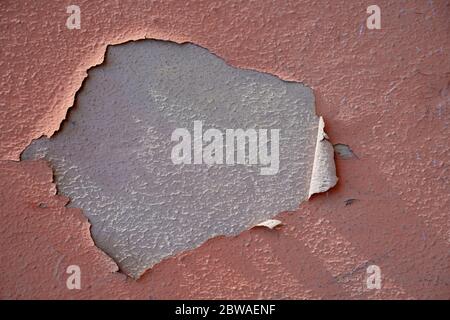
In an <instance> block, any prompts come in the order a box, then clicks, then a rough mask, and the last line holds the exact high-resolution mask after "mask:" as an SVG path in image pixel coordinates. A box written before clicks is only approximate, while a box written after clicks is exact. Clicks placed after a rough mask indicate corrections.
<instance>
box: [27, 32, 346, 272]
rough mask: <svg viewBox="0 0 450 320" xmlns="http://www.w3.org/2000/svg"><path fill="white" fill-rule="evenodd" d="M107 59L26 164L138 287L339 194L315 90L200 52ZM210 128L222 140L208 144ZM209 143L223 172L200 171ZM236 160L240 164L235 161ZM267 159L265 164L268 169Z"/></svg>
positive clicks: (119, 54) (129, 50) (162, 47)
mask: <svg viewBox="0 0 450 320" xmlns="http://www.w3.org/2000/svg"><path fill="white" fill-rule="evenodd" d="M105 61H106V62H105V63H104V64H102V65H101V66H97V67H95V68H93V69H91V70H89V73H88V74H89V76H88V78H87V81H86V83H85V84H84V86H83V89H82V90H81V91H80V92H79V93H78V94H77V99H76V106H75V107H74V108H73V109H71V111H70V113H69V115H68V117H67V119H66V121H65V122H64V124H63V125H62V127H61V129H60V131H59V132H58V133H57V134H55V135H54V136H53V137H52V138H50V139H48V138H41V139H39V140H36V141H35V142H33V143H32V144H31V146H29V147H28V148H27V149H26V150H25V151H24V152H23V154H22V159H25V160H31V159H45V160H47V161H49V162H50V163H51V165H52V167H53V168H54V172H55V177H56V181H57V186H58V190H59V191H60V192H61V193H62V194H63V195H65V196H68V197H70V199H71V206H74V207H79V208H81V209H83V212H84V213H85V214H86V216H87V217H88V218H89V221H90V222H91V224H92V229H91V230H92V235H93V238H94V240H95V242H96V244H97V245H98V246H99V247H100V248H101V249H103V250H104V251H105V252H107V253H108V254H109V255H110V256H111V257H113V258H114V260H115V261H116V262H117V263H118V265H119V266H120V268H121V270H123V271H124V272H126V273H127V274H129V275H131V276H133V277H134V278H137V277H139V276H140V275H141V274H142V273H143V272H144V271H145V270H147V269H148V268H150V267H152V266H153V265H154V264H155V263H158V262H160V261H161V260H162V259H164V258H166V257H168V256H171V255H174V254H176V253H179V252H181V251H184V250H189V249H193V248H195V247H197V246H199V245H200V244H201V243H203V242H205V241H206V240H207V239H209V238H212V237H215V236H218V235H226V236H230V235H236V234H238V233H239V232H242V231H243V230H245V229H248V228H250V227H252V226H253V225H255V224H256V223H258V222H260V221H264V220H266V219H269V218H272V217H273V216H274V215H275V214H276V213H279V212H282V211H286V210H295V209H296V208H297V207H298V205H299V204H300V202H302V201H303V200H305V199H306V198H307V196H308V195H309V196H310V195H311V194H312V193H319V192H323V191H326V190H328V189H330V188H331V187H333V186H334V185H335V184H336V181H337V178H336V171H335V166H334V157H333V156H334V153H333V149H332V147H331V144H330V143H329V142H328V141H327V140H326V139H327V136H326V134H325V133H324V122H323V119H322V118H318V117H317V116H316V115H315V106H314V95H313V93H312V90H311V89H310V88H307V87H305V86H303V85H301V84H299V83H293V82H284V81H281V80H280V79H278V78H277V77H275V76H272V75H269V74H263V73H259V72H255V71H249V70H243V69H237V68H234V67H231V66H229V65H227V64H226V63H225V62H224V61H223V60H221V59H220V58H218V57H217V56H215V55H213V54H211V53H209V52H208V51H207V50H206V49H203V48H200V47H198V46H196V45H193V44H183V45H179V44H175V43H172V42H165V41H156V40H144V41H136V42H128V43H126V44H123V45H118V46H110V47H109V48H108V52H107V56H106V58H105ZM230 128H234V129H241V130H243V131H244V132H248V131H247V130H255V131H254V133H255V139H256V138H257V140H255V141H254V143H253V142H252V141H250V140H247V141H243V143H244V144H243V145H239V143H240V140H239V139H234V138H233V137H232V140H231V141H229V136H228V133H229V132H228V131H229V130H230ZM207 129H212V130H215V132H217V134H220V135H221V136H216V137H215V138H214V140H211V139H209V140H208V139H207V138H206V134H207V133H208V132H209V131H205V130H207ZM234 129H232V130H234ZM177 130H182V132H184V133H185V134H188V137H187V138H189V140H188V148H187V149H188V150H183V156H184V157H186V156H187V155H188V156H189V157H188V158H183V159H184V160H186V159H187V162H186V161H184V160H183V161H184V162H182V163H180V164H178V163H174V162H173V157H174V154H173V152H174V150H175V147H176V146H177V145H180V144H181V143H182V142H179V141H178V138H177V139H176V141H173V133H174V132H177ZM189 130H190V131H193V134H194V137H191V134H190V132H189ZM272 130H277V132H278V133H277V137H275V136H273V135H274V134H273V133H270V136H268V137H266V139H267V138H268V139H269V142H268V143H267V145H266V142H265V140H264V139H263V138H262V136H261V132H266V131H269V132H272ZM197 131H198V132H197ZM225 131H226V132H227V134H226V140H223V142H222V141H219V140H218V139H219V137H222V138H223V139H225ZM258 134H259V136H258ZM202 135H204V136H205V137H202ZM171 136H172V137H171ZM249 137H250V135H249V136H248V137H247V138H249ZM171 138H172V139H171ZM187 138H186V139H187ZM275 138H277V139H275ZM199 139H200V142H199V143H198V141H196V140H199ZM213 142H214V143H219V142H220V143H219V147H217V150H216V149H214V151H215V152H216V153H217V152H219V151H220V157H219V159H215V160H216V161H220V163H216V164H205V163H203V162H204V161H206V160H205V159H203V158H204V157H206V156H207V153H206V150H203V149H204V148H206V146H208V145H209V146H211V145H212V143H213ZM183 143H184V142H183ZM223 143H226V145H223ZM322 144H326V145H325V146H323V145H322ZM192 146H193V148H194V150H191V148H192ZM230 146H231V152H232V153H231V155H232V159H231V160H230V159H229V152H230V148H229V147H230ZM275 146H276V148H275ZM195 147H197V149H198V147H200V150H199V151H200V156H198V154H197V149H195ZM252 147H255V150H252ZM263 147H264V149H265V151H264V152H263V149H262V148H263ZM235 148H236V150H234V149H235ZM240 150H242V151H243V152H244V153H245V156H246V158H245V159H244V160H246V161H245V163H244V164H239V163H235V161H237V160H238V158H237V159H234V158H235V157H236V154H235V153H236V152H237V156H239V152H240ZM274 150H277V152H276V153H275V151H274ZM252 152H253V154H252ZM261 152H263V153H261ZM265 153H268V154H271V157H270V160H271V161H270V162H269V163H261V161H263V160H264V158H265V157H267V156H268V154H265ZM253 155H254V158H255V159H254V160H255V163H251V162H250V161H251V160H250V159H251V157H252V156H253ZM263 155H264V156H263ZM224 157H225V160H227V162H226V163H225V162H224ZM171 158H172V159H171ZM230 161H231V163H229V162H230ZM272 161H274V162H276V167H275V169H276V170H273V169H274V168H273V163H272ZM269 169H271V171H272V172H271V173H270V174H267V175H262V174H261V172H262V170H266V171H269Z"/></svg>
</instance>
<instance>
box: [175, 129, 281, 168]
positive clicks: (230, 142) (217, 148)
mask: <svg viewBox="0 0 450 320" xmlns="http://www.w3.org/2000/svg"><path fill="white" fill-rule="evenodd" d="M269 133H270V137H269ZM171 140H172V141H174V142H178V143H177V144H176V145H175V146H173V148H172V153H171V158H172V163H173V164H177V165H178V164H197V165H200V164H206V165H215V164H227V165H235V164H240V165H260V166H261V169H260V174H261V175H275V174H277V173H278V170H279V166H280V147H279V140H280V130H279V129H270V130H268V129H258V130H257V129H246V130H244V129H225V133H223V132H222V131H220V130H219V129H208V130H206V131H205V132H203V123H202V121H194V132H193V134H191V132H190V131H189V130H188V129H186V128H177V129H175V130H174V131H173V132H172V137H171Z"/></svg>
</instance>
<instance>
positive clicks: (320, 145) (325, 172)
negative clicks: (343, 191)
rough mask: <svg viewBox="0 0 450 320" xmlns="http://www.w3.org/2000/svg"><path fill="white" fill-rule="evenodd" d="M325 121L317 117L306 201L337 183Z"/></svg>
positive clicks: (332, 152) (332, 149) (331, 147)
mask: <svg viewBox="0 0 450 320" xmlns="http://www.w3.org/2000/svg"><path fill="white" fill-rule="evenodd" d="M324 128H325V121H324V120H323V117H319V126H318V130H317V142H316V150H315V152H314V163H313V169H312V175H311V181H310V184H309V192H308V199H310V198H311V196H312V195H313V194H316V193H321V192H325V191H327V190H329V189H331V188H332V187H334V186H335V185H336V183H337V181H338V177H337V176H336V165H335V163H334V148H333V145H332V144H331V143H330V141H328V136H327V134H326V133H325V130H324Z"/></svg>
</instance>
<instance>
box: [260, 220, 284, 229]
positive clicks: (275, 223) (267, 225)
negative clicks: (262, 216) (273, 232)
mask: <svg viewBox="0 0 450 320" xmlns="http://www.w3.org/2000/svg"><path fill="white" fill-rule="evenodd" d="M281 224H282V222H281V221H280V220H277V219H268V220H266V221H264V222H261V223H258V224H257V225H255V227H264V228H269V229H273V228H275V227H277V226H279V225H281Z"/></svg>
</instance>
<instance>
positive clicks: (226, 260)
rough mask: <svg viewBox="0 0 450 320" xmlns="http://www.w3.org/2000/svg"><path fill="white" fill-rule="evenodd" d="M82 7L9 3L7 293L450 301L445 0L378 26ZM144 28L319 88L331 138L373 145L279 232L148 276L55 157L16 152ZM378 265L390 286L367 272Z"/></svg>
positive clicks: (252, 9) (315, 18)
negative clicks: (103, 230) (94, 221)
mask: <svg viewBox="0 0 450 320" xmlns="http://www.w3.org/2000/svg"><path fill="white" fill-rule="evenodd" d="M69 4H72V3H69V2H64V1H61V2H59V1H54V2H53V1H52V2H47V1H21V2H17V1H2V2H1V3H0V6H1V10H0V12H1V14H0V15H1V18H0V28H1V31H2V32H1V36H0V37H1V38H0V41H1V46H0V47H1V51H2V59H1V65H0V70H1V71H0V72H1V73H0V82H1V84H2V85H1V86H0V103H1V105H0V113H1V114H0V134H1V139H0V155H1V159H2V161H1V162H0V166H1V170H0V175H1V183H0V188H1V192H0V195H1V201H0V205H1V211H0V214H1V219H2V224H1V227H0V228H1V230H0V239H1V240H0V241H1V242H0V243H1V252H0V255H1V259H0V261H1V264H0V268H1V270H0V271H1V272H0V274H1V277H0V296H1V297H2V298H4V297H10V298H48V297H53V298H55V297H56V298H90V297H97V298H106V297H117V298H145V299H148V298H150V299H156V298H299V299H302V298H445V299H448V298H450V289H449V282H450V279H449V278H450V265H449V264H450V263H449V261H450V259H449V241H450V239H449V238H450V231H449V230H450V219H449V212H450V210H449V207H450V204H449V168H448V161H449V153H450V152H449V151H450V150H449V144H448V141H449V133H450V132H449V131H450V128H449V121H450V117H449V103H450V83H449V80H450V79H449V78H450V53H449V52H450V37H449V36H448V35H449V33H450V18H449V17H450V12H449V10H450V8H449V2H448V1H444V0H442V1H437V0H435V1H377V5H379V6H380V8H381V12H382V28H381V30H367V29H366V27H365V20H366V17H367V14H366V8H367V6H369V5H371V4H373V3H372V1H371V2H368V1H351V2H350V1H332V2H330V3H329V4H326V3H324V2H322V1H317V2H310V1H283V2H278V1H254V2H242V3H241V2H238V1H195V2H194V1H192V2H190V1H161V2H159V1H152V2H147V1H146V2H144V1H142V2H136V1H121V2H111V3H108V4H105V3H103V2H95V1H81V0H80V1H77V4H78V5H79V6H80V7H81V14H82V23H81V30H67V29H66V28H65V20H66V18H67V14H66V12H65V9H66V6H67V5H69ZM142 38H157V39H167V40H172V41H176V42H184V41H190V42H193V43H196V44H198V45H201V46H202V47H205V48H207V49H208V50H210V51H211V52H213V53H215V54H217V55H218V56H220V57H222V58H223V59H224V60H225V61H227V62H228V63H230V64H231V65H233V66H236V67H243V68H249V69H255V70H258V71H264V72H268V73H271V74H275V75H277V76H279V77H280V78H282V79H284V80H295V81H299V82H302V83H304V84H306V85H308V86H311V87H312V88H313V89H314V93H315V97H316V111H317V113H318V114H320V115H322V116H324V118H325V121H326V123H327V132H328V134H329V135H330V137H332V142H333V143H342V144H346V145H348V146H349V147H350V148H351V149H352V150H353V152H354V153H355V154H356V155H357V156H358V158H359V159H349V160H340V159H339V158H337V169H338V175H339V176H340V177H341V180H340V183H339V185H338V186H337V188H335V189H333V190H332V191H330V192H328V193H326V194H321V195H318V196H314V197H313V198H312V199H311V200H310V201H309V202H307V203H304V204H302V205H301V206H300V207H299V208H298V209H297V210H296V211H293V212H285V213H280V214H279V215H278V218H280V219H281V220H282V221H283V226H280V227H278V228H277V230H266V229H260V228H257V229H252V230H249V231H245V232H243V233H242V234H240V235H239V236H237V237H232V238H215V239H213V240H210V241H208V242H207V243H206V244H204V245H202V246H201V247H200V248H198V249H195V250H193V251H190V252H184V253H181V254H179V255H177V256H175V257H172V258H168V259H166V260H164V261H163V262H161V263H159V264H157V265H156V266H155V267H154V268H152V269H151V270H149V271H148V272H146V273H145V274H144V276H143V277H142V278H141V279H139V280H138V281H132V280H130V279H129V278H126V277H125V276H124V275H123V274H120V273H117V272H115V270H117V269H116V267H115V266H114V265H113V264H112V262H111V260H109V259H108V258H107V257H105V255H104V254H103V253H102V252H101V251H100V250H99V249H97V248H96V247H95V246H94V245H93V242H92V240H91V239H90V235H89V230H88V225H87V224H86V221H85V219H84V217H83V214H82V213H81V211H79V210H76V209H73V208H66V207H65V203H66V202H67V199H63V198H61V197H59V196H55V187H54V185H53V184H52V172H51V168H50V167H48V165H46V164H45V163H43V162H35V161H24V162H15V161H9V160H18V159H19V157H20V153H21V151H22V150H23V149H24V148H25V147H26V146H27V145H28V144H29V143H30V142H31V140H32V139H35V138H38V137H40V136H41V135H42V134H46V135H51V134H52V133H53V132H54V131H55V130H57V129H58V128H59V126H60V124H61V122H62V120H63V119H64V118H65V115H66V112H67V110H68V108H69V107H70V106H71V105H72V104H73V101H74V96H75V93H76V92H77V90H78V89H79V88H80V85H81V83H82V81H83V79H84V77H85V76H86V71H87V70H88V69H89V68H90V67H92V66H94V65H96V64H99V63H101V61H102V59H103V55H104V53H105V49H106V46H107V45H108V44H114V43H123V42H125V41H128V40H132V39H142ZM348 199H357V201H353V202H352V203H351V204H350V205H346V203H349V202H348V201H347V200H348ZM346 201H347V202H346ZM40 204H41V205H40ZM69 264H78V265H80V267H81V270H82V289H81V290H67V288H66V286H65V279H66V276H67V275H66V274H65V270H66V268H67V266H68V265H69ZM369 264H377V265H379V266H380V268H381V271H382V280H383V284H382V289H381V290H368V289H366V287H365V285H364V284H365V277H366V272H365V269H366V266H367V265H369ZM274 284H276V285H274Z"/></svg>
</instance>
